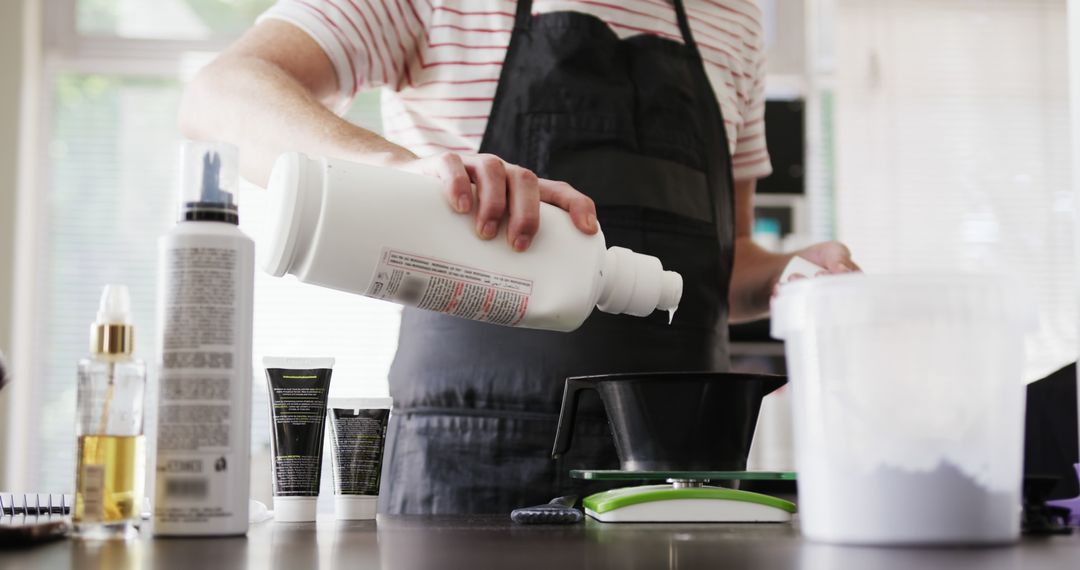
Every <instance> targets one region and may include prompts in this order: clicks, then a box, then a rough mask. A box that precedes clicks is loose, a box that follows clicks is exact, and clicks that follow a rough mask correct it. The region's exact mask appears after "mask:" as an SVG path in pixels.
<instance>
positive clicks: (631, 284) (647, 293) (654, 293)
mask: <svg viewBox="0 0 1080 570" xmlns="http://www.w3.org/2000/svg"><path fill="white" fill-rule="evenodd" d="M602 275H603V278H602V281H601V286H600V287H601V289H600V298H599V299H598V300H597V303H596V308H598V309H600V310H601V311H603V312H605V313H613V314H627V315H633V316H635V317H645V316H648V315H650V314H652V312H653V311H655V310H657V309H660V310H663V311H674V310H675V309H676V308H678V306H679V301H680V300H681V299H682V290H683V281H682V276H681V275H679V274H678V273H676V272H674V271H664V267H663V265H662V264H661V263H660V260H659V259H657V258H655V257H653V256H651V255H643V254H640V253H634V252H633V251H630V250H629V249H626V248H624V247H612V248H610V249H608V250H607V254H606V256H605V258H604V268H603V269H602Z"/></svg>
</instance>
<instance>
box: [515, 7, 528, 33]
mask: <svg viewBox="0 0 1080 570" xmlns="http://www.w3.org/2000/svg"><path fill="white" fill-rule="evenodd" d="M531 21H532V0H518V3H517V16H515V18H514V28H515V29H518V30H527V29H529V23H530V22H531Z"/></svg>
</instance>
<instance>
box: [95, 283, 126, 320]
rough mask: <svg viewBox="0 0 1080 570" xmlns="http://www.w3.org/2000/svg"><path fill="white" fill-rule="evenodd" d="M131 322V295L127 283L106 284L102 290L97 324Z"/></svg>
mask: <svg viewBox="0 0 1080 570" xmlns="http://www.w3.org/2000/svg"><path fill="white" fill-rule="evenodd" d="M130 323H131V296H130V295H129V294H128V288H127V286H126V285H106V286H105V290H104V291H102V292H101V303H100V305H99V306H98V313H97V324H99V325H126V324H130Z"/></svg>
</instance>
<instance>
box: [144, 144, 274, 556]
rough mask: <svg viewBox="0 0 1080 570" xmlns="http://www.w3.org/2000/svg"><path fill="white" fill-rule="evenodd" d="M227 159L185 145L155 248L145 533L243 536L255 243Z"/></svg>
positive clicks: (225, 151) (219, 152)
mask: <svg viewBox="0 0 1080 570" xmlns="http://www.w3.org/2000/svg"><path fill="white" fill-rule="evenodd" d="M236 155H237V151H236V148H235V147H233V146H231V145H226V144H218V143H203V142H192V141H189V142H185V143H184V146H183V148H182V150H181V196H182V202H181V209H180V221H179V223H177V224H176V226H175V227H174V228H173V229H172V230H171V231H170V232H169V233H167V234H166V235H165V236H163V237H162V238H161V241H160V244H159V245H160V252H159V263H160V265H159V275H158V321H159V323H161V329H160V338H159V342H160V345H159V351H158V356H159V359H158V366H157V369H158V379H159V381H158V386H157V393H158V399H157V403H158V406H157V429H156V438H155V444H156V445H155V447H156V466H155V475H156V478H155V481H154V487H155V490H154V497H155V500H154V534H155V535H158V536H192V535H197V536H214V535H240V534H245V533H246V532H247V529H248V495H249V485H250V454H251V385H252V381H253V380H252V356H251V333H252V331H251V325H252V301H253V289H254V279H255V244H254V242H253V241H252V240H251V238H249V237H248V236H247V235H245V234H244V233H243V232H241V231H240V229H239V227H238V226H237V224H238V221H239V217H238V212H237V207H236V200H235V196H236V193H237V187H238V185H239V176H238V174H237V158H236Z"/></svg>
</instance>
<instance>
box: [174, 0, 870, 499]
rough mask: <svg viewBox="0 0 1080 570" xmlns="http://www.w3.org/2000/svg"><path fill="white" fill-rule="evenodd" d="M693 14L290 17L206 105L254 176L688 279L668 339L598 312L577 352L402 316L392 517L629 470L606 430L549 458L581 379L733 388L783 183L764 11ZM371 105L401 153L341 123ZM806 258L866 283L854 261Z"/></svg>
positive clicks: (205, 82) (649, 4)
mask: <svg viewBox="0 0 1080 570" xmlns="http://www.w3.org/2000/svg"><path fill="white" fill-rule="evenodd" d="M687 3H688V4H689V5H688V6H685V7H684V6H683V2H682V1H676V2H674V4H672V3H669V2H667V1H665V0H633V1H632V2H624V3H610V2H601V1H593V0H582V1H552V0H536V1H535V2H529V1H527V0H523V1H521V2H514V1H512V0H472V1H469V0H323V1H319V0H282V1H281V2H279V4H278V5H277V6H275V7H274V8H272V9H271V10H270V11H269V12H268V13H267V14H266V15H265V16H264V17H263V18H261V19H260V21H259V23H258V24H257V25H256V26H255V27H254V28H253V29H252V30H250V31H249V32H248V33H247V34H246V35H244V37H242V38H241V39H240V40H239V41H238V42H237V43H236V44H235V45H233V46H232V47H230V48H229V49H228V50H226V51H225V53H223V54H222V55H221V56H220V57H218V58H217V60H215V61H214V62H213V63H212V64H210V65H209V66H207V67H206V68H205V69H204V70H203V71H202V72H200V74H199V76H198V77H197V78H196V79H195V81H194V82H193V84H192V85H191V87H190V88H189V90H188V91H187V93H186V95H185V97H184V100H183V105H182V110H181V125H182V128H183V130H184V132H185V134H186V135H188V136H190V137H193V138H204V139H221V140H226V141H230V142H233V143H236V144H238V145H239V146H240V147H241V149H242V150H241V168H242V170H243V172H244V174H245V176H247V177H248V178H249V179H252V180H254V181H265V180H266V177H267V174H268V170H269V166H270V164H271V162H272V161H273V159H274V158H275V157H276V156H277V155H278V154H279V153H280V152H282V151H285V150H290V149H292V150H300V151H303V152H307V153H310V154H315V155H331V156H337V157H341V158H346V159H352V160H356V161H363V162H368V163H373V164H383V165H389V166H393V167H396V168H402V169H407V170H412V171H415V172H419V173H423V174H426V175H429V176H433V177H436V178H439V179H441V180H442V181H443V182H444V187H445V191H446V194H447V198H448V200H449V203H450V205H451V207H453V208H454V209H455V210H457V211H458V212H460V213H461V214H462V215H469V216H472V217H473V218H474V220H475V228H476V233H477V235H478V237H479V238H480V239H492V238H494V237H495V236H497V235H498V233H499V230H500V224H505V230H506V231H505V235H506V241H507V245H508V247H512V248H514V249H515V250H518V251H523V250H526V249H527V248H528V247H529V244H530V242H531V240H532V238H533V236H535V235H536V233H537V232H538V231H543V228H540V227H538V208H539V202H540V201H545V202H550V203H552V204H555V205H558V206H560V207H562V208H563V209H565V210H567V211H568V212H569V214H570V216H571V217H572V218H573V220H574V222H575V225H576V226H577V227H578V228H579V229H580V230H581V231H583V232H585V233H590V234H591V233H595V232H596V231H597V228H598V224H597V221H598V220H599V226H601V227H602V228H603V230H604V235H605V237H606V238H607V242H608V245H609V246H610V245H622V246H626V247H629V248H630V249H633V250H635V251H638V252H641V253H647V254H652V255H656V256H657V257H659V258H660V259H661V260H662V261H663V263H664V265H665V268H668V269H672V270H675V271H678V272H679V273H681V274H682V276H683V279H684V283H685V287H684V295H683V300H682V305H681V308H680V310H679V311H678V313H677V314H676V315H675V319H674V322H673V323H672V324H671V325H670V326H669V325H668V322H667V315H660V314H654V315H653V316H652V317H651V318H644V319H638V318H634V317H626V316H613V315H607V314H594V315H593V316H592V317H590V318H589V320H588V321H587V322H586V323H585V325H583V326H582V327H581V329H579V330H578V331H575V332H574V333H569V334H562V333H551V332H543V331H527V330H517V329H506V328H501V327H494V326H490V325H485V324H479V323H474V322H469V321H464V320H460V319H454V318H452V317H448V316H444V315H440V314H432V313H426V312H422V311H415V310H408V309H407V310H406V311H405V313H404V315H403V318H402V324H401V338H400V342H399V347H398V353H397V355H396V357H395V360H394V364H393V367H392V369H391V372H390V391H391V395H392V396H393V397H394V400H395V407H396V410H395V415H394V419H393V423H392V425H391V427H390V434H389V442H388V448H387V461H386V463H387V467H386V471H385V472H384V493H383V497H382V499H381V501H382V504H381V505H380V510H381V511H382V512H392V513H443V512H505V511H507V510H509V509H511V508H513V507H516V506H522V505H528V504H535V503H538V502H546V501H547V499H550V498H551V497H552V496H555V495H556V494H558V493H562V492H564V491H566V490H567V489H569V488H571V487H572V486H573V482H572V481H570V480H569V477H568V470H569V469H571V468H604V467H612V466H613V465H614V462H615V458H614V449H613V447H612V444H611V441H610V438H609V436H608V434H607V431H606V427H605V425H604V421H603V418H602V416H601V415H599V414H596V413H594V414H593V415H592V416H590V417H587V418H583V419H582V420H579V425H578V429H577V433H576V437H575V445H574V450H573V451H572V452H571V453H570V454H569V455H567V456H565V457H564V458H561V459H560V460H558V461H552V460H551V459H550V458H549V455H548V454H549V450H550V449H551V444H552V440H553V437H554V431H555V429H554V428H555V419H556V414H557V411H558V407H557V406H558V400H559V397H560V395H561V391H562V382H563V379H564V378H566V377H567V376H572V375H582V374H596V373H610V372H624V371H649V370H652V371H656V370H717V371H723V370H726V368H727V366H728V359H727V332H726V331H727V323H728V320H729V317H730V319H732V320H747V319H751V318H755V317H759V316H762V315H764V314H765V313H766V312H767V311H768V302H769V298H770V294H771V292H772V289H773V287H774V286H775V285H776V282H777V280H778V278H779V275H780V273H781V271H782V269H783V267H784V266H785V264H786V263H787V261H788V259H789V256H782V255H774V254H770V253H767V252H765V251H764V250H761V249H760V248H758V247H756V246H755V245H754V244H753V242H752V241H751V239H750V234H751V227H752V220H753V207H752V196H753V192H754V184H755V180H756V179H757V178H759V177H761V176H765V175H767V174H768V173H769V171H770V166H769V161H768V154H767V151H766V147H765V140H764V125H763V124H762V114H763V111H764V100H763V92H764V86H763V80H764V75H763V74H764V71H763V69H764V67H763V61H762V59H763V58H762V43H763V40H762V31H761V23H760V17H761V14H760V11H759V9H758V7H757V6H756V5H755V3H753V2H751V1H748V0H705V1H701V2H698V1H689V0H688V1H687ZM375 87H384V88H385V89H384V91H383V104H382V112H383V118H384V126H385V132H386V135H387V138H382V137H380V136H378V135H375V134H373V133H371V132H369V131H366V130H364V129H361V128H359V127H356V126H354V125H351V124H349V123H347V122H346V121H344V120H342V119H340V118H339V117H338V115H337V114H335V113H334V112H332V111H331V110H330V109H331V108H333V109H337V110H341V109H343V108H345V107H346V106H347V105H348V104H349V102H350V101H351V99H352V98H353V97H354V96H355V94H356V93H357V91H359V90H361V89H371V88H375ZM470 183H471V184H474V185H475V187H476V189H475V195H474V194H473V190H472V188H471V185H470ZM357 191H362V189H357ZM801 255H803V256H804V257H807V258H808V259H810V260H811V261H814V262H816V263H817V264H818V265H821V266H823V267H825V268H826V269H827V270H828V271H830V272H844V271H850V270H854V269H856V267H855V265H854V264H853V263H852V261H851V259H850V255H849V254H848V251H847V249H846V248H845V247H843V246H842V245H840V244H837V243H826V244H819V245H817V246H814V247H811V248H809V249H807V250H804V251H803V252H802V253H801Z"/></svg>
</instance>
